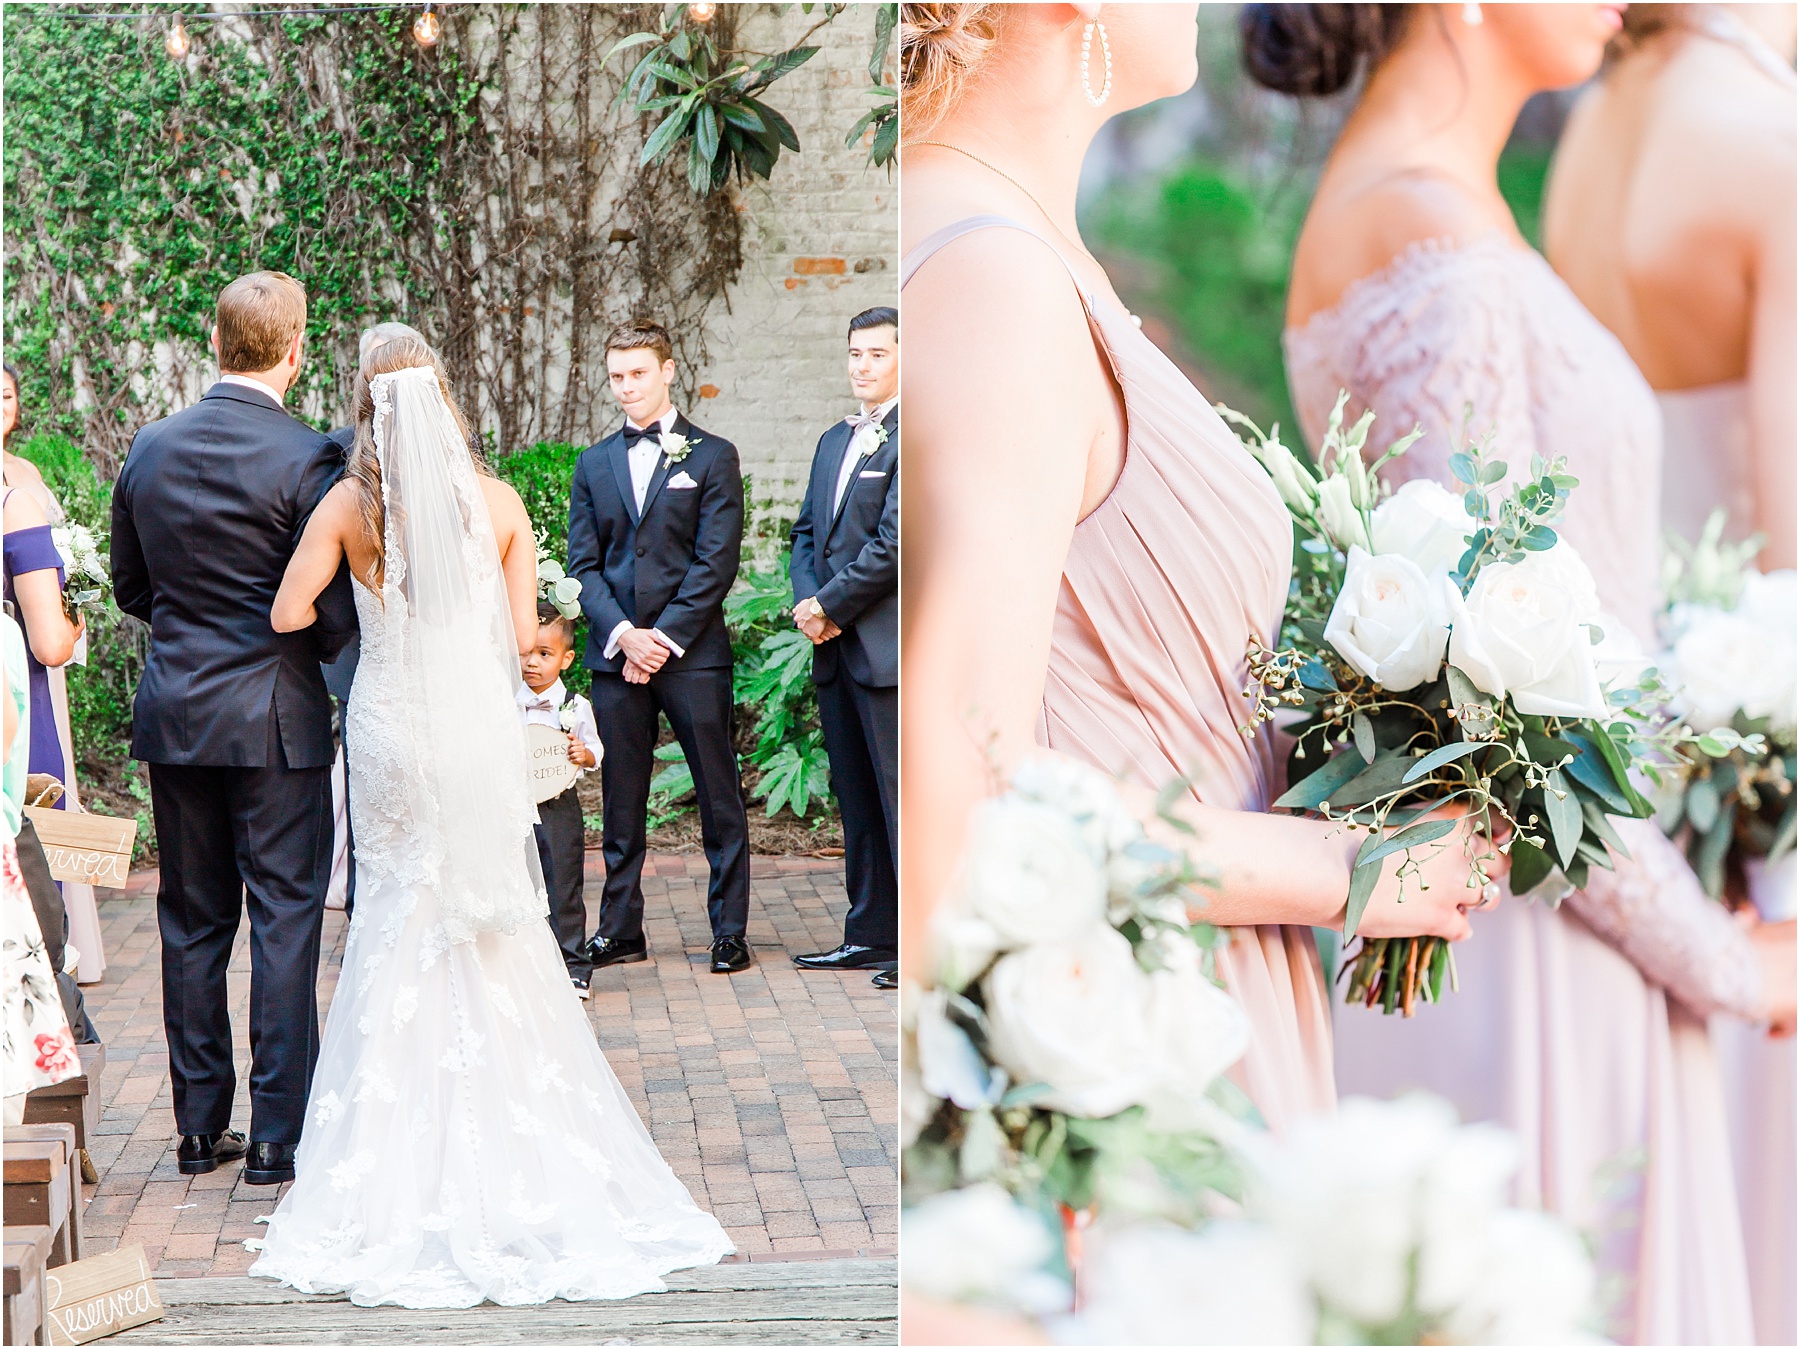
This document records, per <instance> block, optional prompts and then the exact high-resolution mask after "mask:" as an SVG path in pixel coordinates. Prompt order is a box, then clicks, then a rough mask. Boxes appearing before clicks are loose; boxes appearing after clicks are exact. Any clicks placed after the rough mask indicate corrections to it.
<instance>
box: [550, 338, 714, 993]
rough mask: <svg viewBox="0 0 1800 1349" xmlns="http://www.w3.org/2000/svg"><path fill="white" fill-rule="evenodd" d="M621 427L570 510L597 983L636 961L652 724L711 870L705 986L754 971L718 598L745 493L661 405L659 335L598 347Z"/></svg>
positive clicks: (667, 356) (641, 952) (664, 398)
mask: <svg viewBox="0 0 1800 1349" xmlns="http://www.w3.org/2000/svg"><path fill="white" fill-rule="evenodd" d="M606 369H607V378H608V380H609V381H610V383H611V386H612V391H613V396H614V397H615V398H617V399H618V400H619V405H620V406H621V407H623V408H624V409H625V417H626V421H625V425H624V426H622V427H621V428H620V429H619V430H617V431H615V432H613V433H612V434H611V435H610V436H608V437H607V438H606V439H605V440H602V441H601V442H600V443H599V444H597V445H594V446H591V447H590V448H588V449H587V450H585V451H584V452H583V453H582V455H581V458H580V459H579V460H578V461H577V463H576V465H575V481H574V485H573V488H572V490H571V494H570V503H569V574H570V575H571V576H573V577H575V579H576V580H578V581H580V582H581V608H582V612H583V613H585V614H586V615H587V620H588V624H589V633H588V643H587V656H586V665H587V668H588V669H589V670H591V671H593V672H594V678H593V685H592V688H591V689H590V690H589V696H590V699H591V701H592V702H593V705H594V720H595V722H596V724H597V725H598V727H599V730H600V742H601V744H602V745H603V746H604V747H605V749H606V754H605V756H604V757H603V758H602V759H601V761H600V785H601V792H602V795H603V799H604V805H603V831H602V851H603V853H604V855H605V858H606V889H605V891H604V894H603V896H602V898H601V901H600V921H599V924H598V931H597V932H596V934H595V937H594V939H593V941H592V942H590V943H589V945H588V953H589V955H590V956H591V957H592V959H593V963H594V968H595V969H596V970H598V969H602V968H604V967H605V966H607V965H617V964H623V963H627V962H631V961H638V960H643V959H644V958H645V957H646V955H647V954H648V947H647V945H646V943H645V941H644V894H643V890H642V889H641V888H640V887H639V884H638V881H639V877H640V876H641V875H642V873H643V869H644V847H645V842H644V839H645V828H646V817H645V809H646V806H647V805H648V802H649V796H650V773H651V770H652V769H653V768H654V767H655V759H654V756H653V752H654V750H655V748H656V736H657V720H656V718H657V713H658V712H661V713H663V714H664V715H665V716H667V717H668V719H669V725H670V726H671V727H673V728H674V731H675V737H676V739H677V740H679V741H680V742H681V752H682V754H683V755H685V756H686V758H687V763H688V767H689V769H690V770H692V772H693V775H694V788H695V791H696V793H697V794H698V796H699V799H700V833H701V839H702V841H703V843H704V844H705V847H706V860H707V863H708V865H709V866H710V867H711V869H712V879H711V883H710V884H709V885H708V887H707V913H708V916H709V917H710V918H711V919H712V933H713V944H712V971H713V973H715V974H730V973H733V972H735V971H737V970H742V969H746V968H748V967H749V965H750V945H749V942H748V941H747V940H746V939H745V935H744V929H745V925H746V923H747V921H748V917H749V911H750V826H749V821H748V820H747V819H746V818H745V814H744V794H743V786H742V784H741V783H740V781H739V778H738V763H737V753H736V750H735V749H734V747H733V745H732V735H731V732H732V696H731V638H730V636H729V634H727V632H726V630H725V609H724V601H725V592H726V591H728V590H730V589H731V584H732V582H733V581H735V580H736V579H737V572H738V560H739V553H740V550H741V548H742V546H743V537H744V479H743V475H742V474H741V473H740V472H739V471H738V456H737V447H736V446H734V445H733V444H732V443H731V442H730V441H728V440H722V439H720V438H719V437H718V436H715V435H711V434H709V433H708V432H705V431H702V430H701V429H700V428H699V427H697V426H694V425H693V424H692V423H691V422H689V421H688V420H687V418H685V417H683V416H682V415H681V414H680V413H679V412H677V411H676V410H675V408H674V405H673V404H672V403H670V401H669V384H670V382H671V381H672V380H673V379H674V378H675V361H674V358H673V349H672V347H671V346H670V343H669V335H668V333H667V332H666V331H665V330H664V329H662V328H661V327H659V326H658V325H656V324H654V323H629V324H625V325H623V326H621V327H619V328H616V329H614V330H613V332H612V333H611V334H610V335H609V336H608V337H607V339H606Z"/></svg>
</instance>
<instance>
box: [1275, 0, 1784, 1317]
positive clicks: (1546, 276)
mask: <svg viewBox="0 0 1800 1349" xmlns="http://www.w3.org/2000/svg"><path fill="white" fill-rule="evenodd" d="M1247 8H1248V10H1249V11H1250V13H1249V15H1248V17H1247V19H1246V24H1245V35H1246V56H1247V60H1248V64H1249V65H1250V69H1251V73H1252V74H1253V75H1254V76H1255V77H1256V78H1258V79H1259V80H1261V82H1263V83H1265V84H1267V85H1270V86H1271V87H1274V88H1280V89H1285V90H1286V91H1288V92H1294V93H1303V94H1304V93H1313V94H1322V93H1329V92H1332V90H1333V89H1334V88H1336V87H1338V86H1341V85H1342V84H1344V83H1347V82H1348V80H1349V79H1350V77H1351V75H1352V73H1353V72H1354V71H1355V70H1356V69H1357V68H1358V67H1359V66H1366V67H1367V68H1368V72H1369V73H1368V76H1367V82H1366V84H1365V86H1364V89H1363V92H1362V96H1361V99H1360V100H1359V102H1358V105H1357V107H1356V109H1355V110H1354V111H1353V113H1352V114H1351V117H1350V119H1349V120H1348V122H1347V123H1346V124H1345V128H1344V131H1343V133H1342V135H1341V136H1340V139H1339V142H1338V144H1337V146H1336V147H1335V149H1334V150H1333V152H1332V156H1331V159H1330V161H1329V162H1328V164H1327V166H1326V169H1325V172H1324V174H1323V175H1322V177H1321V180H1320V186H1319V190H1318V193H1317V195H1316V197H1315V199H1314V203H1313V207H1312V211H1311V213H1310V214H1309V216H1308V219H1307V223H1306V226H1305V229H1304V230H1303V232H1302V236H1301V241H1300V246H1299V249H1298V251H1297V253H1296V257H1295V266H1294V281H1293V288H1292V290H1291V292H1290V297H1289V318H1290V323H1291V325H1292V326H1290V328H1289V330H1288V332H1287V334H1286V338H1285V346H1286V355H1287V364H1288V372H1289V383H1290V388H1291V391H1292V395H1293V400H1294V405H1295V407H1296V409H1297V411H1298V412H1299V415H1300V420H1301V423H1302V427H1303V429H1304V430H1305V431H1306V433H1307V434H1308V437H1309V439H1311V440H1312V441H1313V443H1315V444H1316V443H1317V441H1318V438H1319V436H1320V433H1321V431H1322V429H1323V426H1324V422H1325V419H1326V417H1327V415H1328V413H1329V411H1330V409H1331V406H1332V404H1333V402H1334V400H1335V399H1336V397H1337V394H1338V391H1339V389H1340V388H1342V389H1347V390H1348V391H1349V393H1350V407H1349V409H1348V411H1349V414H1350V415H1351V416H1356V415H1359V414H1360V413H1361V412H1362V411H1363V410H1364V409H1365V408H1367V409H1372V410H1373V411H1374V412H1375V414H1376V416H1377V419H1378V425H1379V427H1384V428H1386V433H1387V434H1388V435H1397V434H1399V433H1401V432H1403V431H1406V430H1409V429H1411V427H1412V426H1413V425H1414V424H1415V423H1417V424H1418V425H1420V426H1421V427H1422V428H1423V430H1424V433H1425V434H1424V438H1423V439H1421V440H1420V441H1419V442H1418V443H1417V444H1415V445H1414V446H1413V447H1412V449H1411V451H1410V452H1409V453H1408V454H1406V455H1405V456H1404V457H1403V458H1401V459H1400V460H1398V461H1396V462H1395V463H1394V464H1393V465H1391V466H1390V473H1391V476H1392V477H1394V478H1395V479H1396V480H1397V479H1399V478H1403V477H1408V476H1415V477H1420V476H1422V477H1431V478H1434V479H1437V480H1438V481H1441V482H1445V483H1448V482H1450V474H1449V472H1448V467H1447V460H1448V455H1449V453H1450V450H1451V447H1452V444H1453V442H1454V441H1455V440H1456V439H1458V438H1459V437H1460V436H1461V434H1462V433H1463V430H1464V427H1465V425H1466V426H1467V427H1468V429H1469V430H1470V431H1471V432H1472V433H1474V434H1477V435H1479V434H1484V433H1487V432H1489V431H1492V432H1493V434H1494V443H1495V447H1496V451H1497V452H1498V453H1500V454H1503V455H1504V457H1505V458H1506V459H1507V460H1508V462H1509V464H1510V465H1511V466H1512V469H1513V472H1514V473H1515V474H1519V473H1522V472H1523V471H1525V465H1526V464H1527V463H1528V461H1529V458H1530V456H1531V455H1532V454H1533V453H1536V454H1539V455H1542V456H1544V457H1545V458H1551V457H1556V456H1563V457H1565V458H1566V459H1567V462H1568V466H1569V471H1570V472H1571V473H1573V474H1574V475H1575V476H1576V477H1578V478H1579V479H1580V486H1579V487H1578V488H1577V489H1576V491H1575V492H1574V494H1573V495H1572V497H1571V499H1570V504H1569V507H1568V509H1567V511H1566V513H1565V514H1564V516H1563V518H1562V521H1561V522H1560V524H1559V526H1558V530H1559V532H1560V533H1561V535H1562V536H1563V537H1564V538H1565V539H1566V540H1567V541H1568V542H1569V543H1571V544H1572V545H1573V546H1574V547H1575V548H1576V549H1577V550H1578V551H1579V552H1580V554H1581V556H1582V557H1583V559H1584V560H1585V561H1586V562H1587V563H1588V565H1589V567H1590V568H1591V569H1592V571H1593V573H1594V577H1595V582H1596V585H1597V587H1598V590H1599V596H1600V601H1601V605H1602V607H1603V608H1604V609H1606V610H1608V611H1609V612H1610V613H1611V614H1612V615H1614V616H1615V617H1616V618H1617V619H1619V620H1621V621H1622V622H1623V624H1624V625H1625V626H1626V627H1628V628H1629V629H1630V630H1631V631H1632V632H1633V633H1635V634H1636V636H1637V637H1638V638H1639V639H1640V640H1641V641H1643V642H1644V643H1645V644H1646V645H1648V644H1649V643H1650V642H1651V641H1652V639H1653V632H1652V626H1653V615H1654V613H1655V609H1656V605H1657V580H1658V575H1659V565H1658V563H1659V550H1658V536H1659V532H1660V531H1659V524H1660V505H1659V496H1658V482H1659V469H1660V457H1661V452H1662V439H1661V424H1660V420H1659V417H1658V414H1657V407H1656V400H1655V398H1654V396H1653V395H1652V393H1651V391H1650V389H1649V386H1648V385H1647V384H1645V382H1644V380H1643V378H1642V376H1641V375H1640V374H1639V373H1638V370H1637V368H1636V366H1635V365H1633V363H1632V362H1631V360H1630V358H1629V357H1628V356H1627V355H1626V353H1625V351H1624V350H1623V348H1621V347H1620V345H1619V343H1618V342H1617V341H1616V340H1615V339H1614V338H1613V337H1612V335H1611V334H1610V333H1608V332H1607V331H1606V330H1605V329H1604V328H1603V327H1601V326H1600V324H1599V323H1598V322H1597V321H1596V320H1595V319H1594V318H1593V316H1592V315H1590V314H1589V313H1588V312H1587V311H1586V310H1585V309H1583V308H1582V306H1581V305H1580V303H1579V302H1578V301H1577V300H1576V299H1575V297H1574V296H1573V295H1572V294H1571V293H1570V291H1569V290H1568V288H1567V287H1566V286H1565V285H1564V284H1563V283H1562V282H1561V281H1560V280H1559V279H1558V278H1557V276H1556V275H1555V273H1554V272H1553V271H1551V269H1550V267H1549V266H1548V264H1546V263H1545V262H1544V260H1543V259H1542V258H1541V257H1539V256H1538V255H1537V254H1536V253H1535V252H1533V251H1532V250H1531V249H1530V248H1529V247H1528V246H1527V245H1526V244H1525V242H1524V240H1523V239H1522V238H1520V237H1519V234H1518V231H1517V229H1516V227H1515V226H1514V224H1513V220H1512V216H1511V213H1510V210H1509V209H1508V207H1507V205H1506V203H1505V201H1504V199H1503V198H1502V197H1501V196H1500V193H1499V190H1498V187H1497V185H1496V183H1495V169H1496V165H1497V161H1498V156H1499V152H1500V148H1501V146H1503V145H1504V143H1505V140H1506V136H1507V133H1508V131H1509V130H1510V128H1511V126H1512V124H1513V122H1514V120H1515V119H1516V117H1517V114H1518V111H1519V108H1520V107H1521V106H1522V105H1523V103H1524V102H1525V100H1526V98H1527V97H1528V96H1529V95H1530V94H1532V93H1534V92H1536V91H1538V90H1540V89H1547V88H1557V87H1562V86H1565V85H1568V84H1573V83H1577V82H1579V81H1580V80H1581V79H1583V78H1585V77H1586V76H1587V75H1589V74H1591V73H1592V71H1593V70H1594V69H1595V67H1597V66H1598V64H1599V60H1600V55H1601V52H1602V50H1603V48H1604V45H1605V42H1606V40H1607V39H1608V38H1609V37H1610V36H1611V34H1613V33H1615V32H1616V31H1617V29H1618V26H1619V16H1618V14H1617V12H1616V10H1617V7H1608V6H1592V5H1486V6H1356V5H1352V6H1249V7H1247ZM1346 11H1347V12H1349V13H1350V15H1351V18H1352V21H1351V22H1349V23H1347V24H1346V23H1343V22H1340V21H1339V20H1340V19H1341V18H1342V16H1343V14H1344V13H1345V12H1346ZM1334 81H1335V83H1334ZM1378 438H1379V436H1378ZM1383 443H1385V441H1384V442H1383ZM1619 833H1620V835H1621V837H1622V838H1623V839H1624V841H1625V843H1626V845H1627V847H1628V848H1629V849H1630V856H1629V858H1626V857H1622V856H1615V858H1614V864H1615V867H1616V870H1614V871H1605V870H1598V869H1597V870H1596V871H1594V872H1593V873H1592V881H1591V884H1590V885H1589V887H1588V889H1586V890H1585V891H1581V892H1577V893H1574V894H1570V895H1568V896H1567V897H1566V898H1565V899H1564V900H1563V902H1562V904H1561V906H1560V907H1558V908H1552V907H1550V905H1549V904H1548V903H1546V902H1542V901H1539V902H1526V901H1522V900H1517V899H1514V900H1511V901H1509V902H1508V903H1507V904H1505V905H1503V906H1502V907H1501V909H1500V911H1499V912H1497V913H1495V914H1491V915H1484V916H1483V918H1482V920H1481V922H1480V923H1479V924H1478V925H1477V931H1476V934H1475V937H1474V940H1472V941H1470V942H1468V943H1466V944H1465V945H1463V946H1462V947H1459V948H1458V950H1457V953H1456V955H1457V964H1458V967H1459V971H1460V974H1461V991H1460V992H1457V993H1455V994H1453V995H1451V996H1450V997H1448V998H1447V999H1446V1000H1445V1002H1444V1003H1443V1004H1441V1005H1438V1006H1432V1007H1427V1008H1425V1009H1423V1010H1422V1011H1421V1012H1420V1013H1419V1015H1418V1016H1417V1017H1416V1018H1414V1019H1411V1020H1403V1019H1401V1018H1399V1017H1391V1018H1390V1017H1383V1016H1381V1015H1380V1014H1379V1013H1375V1012H1369V1011H1365V1010H1362V1009H1358V1008H1341V1009H1340V1011H1339V1015H1338V1018H1337V1022H1336V1027H1335V1029H1336V1033H1337V1076H1338V1085H1339V1089H1340V1090H1341V1091H1343V1092H1345V1093H1347V1094H1348V1093H1351V1092H1359V1093H1368V1094H1372V1095H1379V1096H1388V1095H1393V1094H1395V1093H1397V1092H1400V1091H1404V1090H1407V1089H1411V1088H1425V1089H1428V1090H1431V1091H1435V1092H1438V1093H1440V1094H1442V1095H1444V1096H1447V1097H1449V1098H1450V1099H1451V1100H1452V1101H1454V1102H1455V1103H1456V1104H1457V1105H1458V1107H1459V1108H1460V1109H1461V1111H1462V1113H1463V1115H1464V1116H1465V1118H1469V1119H1481V1120H1494V1121H1498V1122H1500V1123H1503V1124H1505V1125H1507V1126H1508V1127H1509V1128H1510V1129H1511V1130H1513V1132H1514V1133H1515V1134H1516V1135H1517V1136H1518V1137H1519V1139H1520V1141H1521V1143H1522V1145H1523V1149H1524V1154H1525V1155H1524V1163H1523V1166H1522V1168H1521V1172H1520V1176H1519V1181H1518V1188H1519V1194H1518V1199H1519V1201H1520V1202H1521V1203H1524V1204H1527V1205H1537V1206H1542V1207H1544V1208H1547V1209H1550V1210H1552V1211H1554V1212H1556V1213H1558V1214H1560V1215H1562V1216H1563V1217H1565V1218H1567V1219H1568V1220H1570V1221H1571V1222H1573V1223H1575V1224H1576V1225H1577V1226H1579V1227H1581V1228H1583V1229H1585V1230H1586V1232H1587V1233H1588V1234H1589V1235H1590V1237H1591V1238H1592V1240H1593V1241H1594V1242H1595V1245H1596V1249H1597V1254H1598V1257H1599V1261H1600V1265H1601V1268H1602V1271H1603V1274H1605V1275H1607V1276H1609V1277H1608V1278H1607V1281H1606V1282H1607V1286H1608V1288H1609V1290H1610V1305H1609V1307H1608V1308H1607V1333H1608V1334H1609V1335H1611V1336H1613V1337H1615V1338H1617V1339H1619V1340H1620V1341H1622V1342H1625V1343H1632V1344H1741V1343H1746V1342H1748V1340H1749V1338H1750V1336H1751V1321H1750V1307H1749V1288H1748V1281H1747V1277H1746V1271H1745V1261H1744V1252H1743V1246H1742V1241H1741V1235H1740V1231H1739V1226H1738V1219H1737V1206H1736V1202H1735V1197H1734V1194H1733V1190H1732V1183H1731V1168H1730V1149H1729V1142H1728V1137H1727V1130H1726V1123H1725V1115H1724V1108H1723V1097H1722V1092H1721V1088H1720V1082H1719V1076H1718V1071H1717V1066H1716V1064H1715V1062H1714V1059H1713V1055H1712V1049H1711V1045H1710V1043H1709V1041H1708V1038H1707V1034H1706V1024H1705V1019H1706V1017H1707V1016H1709V1015H1711V1014H1713V1013H1727V1014H1732V1015H1737V1016H1741V1017H1744V1018H1746V1019H1755V1018H1758V1017H1760V1016H1761V1015H1762V1014H1763V1010H1764V1007H1765V999H1764V989H1763V969H1762V966H1761V964H1760V963H1759V957H1758V952H1757V950H1756V949H1755V948H1754V947H1753V946H1752V943H1751V941H1750V939H1749V938H1748V937H1747V936H1746V935H1745V934H1744V932H1743V931H1742V929H1740V928H1739V927H1738V925H1737V924H1736V923H1735V922H1734V921H1733V920H1732V919H1731V918H1730V917H1729V916H1728V915H1727V914H1726V913H1725V912H1724V911H1723V910H1722V909H1721V908H1720V907H1719V906H1718V905H1715V904H1713V903H1711V902H1710V901H1709V900H1708V899H1707V898H1706V896H1705V895H1704V893H1703V892H1702V891H1701V890H1700V887H1699V885H1698V883H1697V882H1696V880H1695V879H1694V876H1693V874H1692V872H1691V871H1690V870H1689V869H1688V867H1687V864H1686V862H1685V860H1684V859H1683V858H1682V857H1681V855H1680V854H1679V852H1678V851H1677V850H1676V849H1675V848H1674V846H1673V845H1672V844H1670V843H1669V842H1668V840H1666V839H1665V838H1664V837H1663V836H1662V835H1661V833H1660V832H1659V831H1658V830H1657V829H1656V828H1655V826H1654V825H1653V824H1652V823H1650V822H1648V821H1620V822H1619Z"/></svg>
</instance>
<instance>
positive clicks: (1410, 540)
mask: <svg viewBox="0 0 1800 1349" xmlns="http://www.w3.org/2000/svg"><path fill="white" fill-rule="evenodd" d="M1474 530H1475V522H1474V521H1473V520H1471V519H1470V518H1469V512H1468V511H1467V510H1466V509H1464V507H1463V500H1462V498H1461V497H1460V496H1458V495H1457V494H1456V493H1454V492H1451V491H1448V490H1447V489H1445V488H1444V487H1443V486H1441V485H1440V484H1438V483H1435V482H1433V481H1432V480H1431V479H1430V478H1414V479H1412V480H1411V481H1410V482H1405V483H1402V484H1401V485H1400V488H1399V490H1398V491H1396V492H1395V493H1394V494H1393V495H1392V496H1391V497H1389V498H1388V499H1387V500H1386V501H1384V502H1382V503H1381V504H1380V505H1379V506H1377V507H1376V508H1375V513H1374V515H1373V517H1372V518H1371V520H1370V530H1369V534H1370V537H1371V539H1373V541H1374V544H1375V548H1374V551H1375V552H1377V553H1398V554H1400V556H1402V557H1405V558H1408V559H1410V560H1411V561H1412V562H1413V563H1415V564H1416V565H1417V566H1418V568H1419V570H1420V571H1422V572H1424V573H1425V574H1426V575H1427V576H1436V575H1438V574H1440V573H1448V572H1452V571H1455V570H1456V564H1457V563H1458V562H1460V561H1462V555H1463V554H1464V553H1466V552H1467V551H1468V550H1469V535H1470V534H1472V533H1473V532H1474Z"/></svg>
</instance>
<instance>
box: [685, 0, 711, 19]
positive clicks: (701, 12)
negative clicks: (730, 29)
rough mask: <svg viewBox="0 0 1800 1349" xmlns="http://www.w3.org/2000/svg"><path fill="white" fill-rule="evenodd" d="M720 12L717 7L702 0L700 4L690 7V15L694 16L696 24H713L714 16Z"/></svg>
mask: <svg viewBox="0 0 1800 1349" xmlns="http://www.w3.org/2000/svg"><path fill="white" fill-rule="evenodd" d="M718 12H719V7H718V6H717V5H709V4H706V3H705V0H701V3H700V4H697V5H689V6H688V13H689V14H692V15H693V16H694V22H695V23H711V22H712V17H713V15H715V14H717V13H718Z"/></svg>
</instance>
